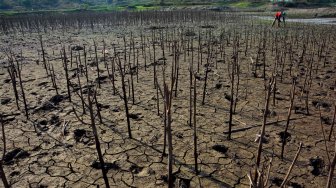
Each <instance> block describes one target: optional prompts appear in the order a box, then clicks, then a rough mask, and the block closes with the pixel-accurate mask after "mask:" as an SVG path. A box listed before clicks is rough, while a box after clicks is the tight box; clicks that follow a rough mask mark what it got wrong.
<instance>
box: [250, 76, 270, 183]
mask: <svg viewBox="0 0 336 188" xmlns="http://www.w3.org/2000/svg"><path fill="white" fill-rule="evenodd" d="M271 79H272V80H270V82H269V84H268V87H267V95H266V101H265V110H264V117H263V125H262V127H261V133H260V139H259V145H258V152H257V159H256V168H255V172H254V181H255V183H257V182H256V181H257V180H258V168H259V165H260V158H261V152H262V144H263V139H264V135H265V128H266V120H267V113H268V107H269V101H270V95H271V90H272V85H273V81H274V78H271Z"/></svg>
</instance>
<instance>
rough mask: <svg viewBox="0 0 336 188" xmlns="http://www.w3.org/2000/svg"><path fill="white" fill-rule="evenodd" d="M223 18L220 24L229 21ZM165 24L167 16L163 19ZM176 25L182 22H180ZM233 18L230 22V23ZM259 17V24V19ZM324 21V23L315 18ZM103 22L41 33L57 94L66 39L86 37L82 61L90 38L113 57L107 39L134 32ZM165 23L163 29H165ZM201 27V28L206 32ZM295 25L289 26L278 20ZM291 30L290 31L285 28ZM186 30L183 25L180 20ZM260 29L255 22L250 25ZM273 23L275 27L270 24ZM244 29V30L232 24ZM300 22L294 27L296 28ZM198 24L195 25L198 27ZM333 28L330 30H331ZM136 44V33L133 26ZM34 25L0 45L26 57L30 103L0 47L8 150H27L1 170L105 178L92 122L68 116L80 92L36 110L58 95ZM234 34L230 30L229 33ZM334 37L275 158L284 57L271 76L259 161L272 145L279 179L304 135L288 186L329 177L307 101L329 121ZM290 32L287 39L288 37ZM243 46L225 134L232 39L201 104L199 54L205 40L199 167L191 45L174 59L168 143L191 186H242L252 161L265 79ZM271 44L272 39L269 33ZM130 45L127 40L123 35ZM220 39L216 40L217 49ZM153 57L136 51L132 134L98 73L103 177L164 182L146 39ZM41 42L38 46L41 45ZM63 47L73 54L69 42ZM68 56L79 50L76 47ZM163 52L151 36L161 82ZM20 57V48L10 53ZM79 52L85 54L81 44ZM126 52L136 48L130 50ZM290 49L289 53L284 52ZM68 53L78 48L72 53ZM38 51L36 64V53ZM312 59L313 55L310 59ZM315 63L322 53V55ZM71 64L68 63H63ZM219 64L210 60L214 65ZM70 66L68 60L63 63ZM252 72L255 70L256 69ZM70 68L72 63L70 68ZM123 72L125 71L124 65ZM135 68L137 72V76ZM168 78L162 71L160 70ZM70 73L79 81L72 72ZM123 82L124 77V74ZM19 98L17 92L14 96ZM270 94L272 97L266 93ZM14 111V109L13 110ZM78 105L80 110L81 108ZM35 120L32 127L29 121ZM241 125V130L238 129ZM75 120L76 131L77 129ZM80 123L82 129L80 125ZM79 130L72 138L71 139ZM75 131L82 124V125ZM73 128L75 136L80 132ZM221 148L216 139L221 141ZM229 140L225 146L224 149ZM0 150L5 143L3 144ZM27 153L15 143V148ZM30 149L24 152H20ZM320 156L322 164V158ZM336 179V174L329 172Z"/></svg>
mask: <svg viewBox="0 0 336 188" xmlns="http://www.w3.org/2000/svg"><path fill="white" fill-rule="evenodd" d="M193 24H194V25H187V26H183V27H185V28H187V27H189V28H190V27H194V28H195V29H196V31H197V30H199V29H198V28H199V27H197V26H198V25H200V24H202V23H197V24H195V23H193ZM209 24H214V25H215V26H216V28H215V29H214V36H215V37H218V35H219V32H220V31H221V29H222V28H223V27H224V26H222V25H219V23H209ZM226 26H227V25H226ZM170 27H172V26H170ZM179 27H182V26H179ZM233 27H234V26H233ZM257 27H258V26H257ZM321 27H322V26H321ZM124 29H125V30H123V29H120V28H102V27H101V30H98V29H97V31H95V32H92V31H91V30H81V31H80V32H77V31H74V30H73V31H67V32H65V33H63V32H62V31H61V30H54V31H53V32H49V33H47V34H43V42H44V47H45V49H46V54H47V59H49V62H50V64H52V65H53V66H54V67H55V72H56V78H57V79H56V82H57V84H58V87H59V91H60V94H61V95H62V96H64V97H66V96H67V93H66V81H65V73H64V70H63V67H62V60H61V59H60V50H61V49H62V47H63V45H65V46H69V45H80V46H83V45H85V46H86V48H87V49H88V54H90V55H88V63H91V62H94V51H93V40H95V41H96V42H97V44H98V52H99V58H100V59H101V58H102V57H103V55H102V53H101V52H102V50H103V43H102V41H103V40H104V41H105V42H106V45H107V46H106V48H107V52H108V54H107V59H108V61H107V62H108V63H109V64H110V66H109V68H110V67H111V57H112V56H113V55H112V54H113V53H112V52H113V48H112V45H115V46H117V50H120V51H122V50H123V38H122V37H121V36H122V34H126V35H127V38H126V39H127V41H129V39H130V38H129V37H130V33H129V32H130V31H133V33H136V31H138V30H139V28H136V27H128V28H124ZM168 30H169V29H168ZM200 30H202V32H203V33H202V37H204V38H205V37H206V35H205V31H206V29H200ZM285 30H287V31H289V32H294V31H293V30H295V28H290V27H289V28H287V29H285ZM291 30H292V31H291ZM184 31H185V30H184ZM253 31H255V33H257V31H258V29H256V30H253ZM271 31H274V30H271ZM169 32H172V30H169ZM239 32H241V33H243V31H239ZM295 32H297V31H295ZM196 33H197V32H196ZM144 34H145V35H146V36H148V37H149V39H150V36H151V30H148V29H144ZM329 34H330V33H329ZM134 36H135V40H136V46H137V47H138V46H139V44H140V42H141V40H140V38H139V36H138V35H136V34H134ZM330 36H331V37H332V38H331V39H335V33H333V34H332V33H331V34H330ZM38 39H39V37H38V34H36V33H32V34H25V35H24V36H23V35H22V34H20V33H9V34H8V35H1V41H2V42H1V48H3V49H6V48H10V49H11V50H12V51H13V52H14V53H15V54H19V53H20V51H21V50H22V53H23V54H22V56H23V57H24V59H23V66H22V77H23V80H24V83H23V85H24V89H25V92H26V97H27V101H28V106H29V113H30V118H29V120H26V118H25V116H24V111H23V104H22V101H20V108H21V110H17V109H16V105H15V98H14V94H13V89H12V86H11V83H10V82H8V79H9V75H8V72H7V70H6V68H5V65H6V64H5V62H7V57H6V55H5V53H1V54H0V55H1V56H0V57H1V61H2V62H1V69H0V80H1V84H0V85H1V87H0V94H1V100H2V101H3V99H6V98H9V99H10V101H9V102H8V103H6V104H3V105H1V111H0V112H1V113H2V114H7V115H9V116H8V117H6V118H5V119H6V120H8V121H5V133H6V140H7V153H8V152H10V151H13V150H14V149H15V148H21V149H23V150H24V151H26V152H28V154H29V155H25V154H23V155H19V156H21V157H17V158H16V159H13V160H11V161H10V162H9V164H5V166H4V167H5V172H6V175H7V178H8V179H9V181H10V182H11V183H12V185H13V187H28V186H32V187H96V185H100V186H103V187H104V182H103V179H102V175H101V170H98V169H95V168H93V167H92V166H91V164H93V163H94V162H95V161H97V154H96V150H95V146H94V140H93V135H92V130H91V128H90V126H89V124H82V123H80V122H79V121H78V120H77V119H76V118H75V116H74V113H73V112H72V108H73V107H74V108H75V109H76V110H77V111H78V112H81V102H80V99H79V97H78V96H77V95H76V94H75V92H72V102H71V103H70V102H68V100H67V99H66V98H64V99H63V100H61V101H60V102H59V104H54V106H53V107H52V108H51V109H47V110H43V109H42V110H37V109H38V108H39V107H41V106H43V105H45V104H46V103H45V102H46V101H49V100H50V99H51V98H52V97H53V96H55V95H56V93H55V90H54V88H53V87H52V84H51V79H50V77H47V76H46V72H45V70H44V68H43V65H42V59H41V55H39V54H41V50H40V45H39V40H38ZM231 39H232V38H231ZM241 41H242V42H241V44H242V45H241V49H242V51H243V50H244V42H243V41H244V40H243V38H241ZM335 41H336V40H329V41H328V43H327V45H328V49H330V54H328V57H327V64H326V65H325V66H323V65H320V67H319V70H318V73H317V74H315V73H314V79H313V83H312V87H311V89H310V99H309V108H310V115H305V114H304V113H303V114H302V113H294V111H293V112H292V117H291V121H290V125H289V133H290V135H291V137H290V140H289V143H288V144H287V146H286V150H285V158H284V160H281V159H280V158H279V155H280V150H281V143H280V137H279V133H280V132H281V131H283V130H284V126H285V120H286V117H287V113H288V107H289V98H290V88H291V78H290V75H289V72H288V67H287V66H288V65H289V61H288V60H287V66H286V69H285V74H284V79H283V81H282V82H280V81H279V79H278V83H277V88H278V89H277V92H276V99H275V105H273V102H271V105H270V111H271V114H270V116H269V117H268V119H267V122H268V123H269V124H268V125H267V126H266V138H265V139H266V142H265V143H264V148H263V156H262V164H263V165H264V166H265V167H266V166H267V164H268V160H269V158H270V157H271V156H272V153H273V152H274V155H275V156H274V159H273V165H272V169H271V175H270V184H271V187H277V186H279V183H281V181H282V179H283V178H284V176H285V174H286V172H287V170H288V168H289V166H290V164H291V162H292V160H293V158H294V156H295V154H296V151H297V149H298V146H299V143H300V142H302V143H303V148H302V151H301V153H300V155H299V158H298V160H297V163H296V165H295V167H294V169H293V171H292V173H291V175H290V178H289V185H292V186H293V187H323V186H325V184H326V181H327V173H328V168H327V163H328V159H327V155H326V151H325V148H324V142H323V137H322V132H321V127H320V121H319V119H320V118H319V111H318V108H316V106H315V105H316V103H314V102H313V101H318V100H321V101H323V102H325V104H326V105H325V106H323V107H322V108H321V111H322V116H323V117H325V118H329V120H328V121H326V122H327V124H330V119H332V115H333V107H332V106H333V101H334V99H335V84H336V83H335V78H336V77H335V68H336V53H335V47H336V46H335V45H336V43H335ZM287 42H290V41H287ZM197 44H198V43H197V38H196V39H195V40H194V46H197ZM253 45H254V46H251V47H249V48H248V53H247V55H246V56H245V55H244V53H243V52H241V53H240V58H239V61H240V65H241V73H240V76H241V78H240V87H239V93H240V95H239V97H238V98H239V101H238V104H237V110H236V111H237V113H236V114H235V115H234V121H233V123H234V126H233V130H238V131H237V132H234V133H233V134H232V140H227V138H226V137H227V134H225V133H224V132H226V131H227V130H228V117H229V107H230V106H229V105H230V102H229V101H228V100H227V99H226V98H225V97H224V96H225V94H230V79H229V73H228V70H227V66H228V63H229V62H231V59H230V57H229V56H230V54H231V53H232V43H230V44H228V45H225V50H226V58H225V60H226V61H225V63H224V62H223V59H221V58H220V55H219V54H217V58H218V60H219V61H218V62H217V63H216V62H215V59H213V61H212V62H211V71H210V73H209V80H208V87H207V93H206V100H205V105H201V98H202V89H203V84H204V81H203V78H204V70H205V68H204V64H205V61H206V54H207V51H206V47H204V49H203V54H204V55H203V65H201V66H200V72H199V75H200V77H201V81H200V80H198V81H197V95H198V102H197V130H198V149H199V150H198V153H199V161H198V163H199V168H200V171H201V173H200V174H199V175H195V172H194V164H193V130H192V128H190V127H189V125H188V120H189V111H188V108H189V72H188V67H189V63H190V62H191V52H189V53H186V54H187V56H186V58H185V60H184V54H183V53H182V54H181V57H180V59H179V62H180V72H179V81H178V90H177V97H174V98H173V107H172V110H173V115H172V116H173V123H172V129H173V146H174V150H173V153H174V156H175V160H174V172H176V176H177V178H178V179H179V181H181V179H187V180H190V181H191V184H190V186H191V187H248V186H249V180H248V178H247V174H248V173H249V172H250V171H251V172H253V170H254V164H255V160H256V153H257V147H258V143H256V142H255V138H256V134H258V132H259V130H260V125H261V124H262V117H263V113H262V111H263V109H264V105H265V100H264V98H265V91H264V79H263V78H261V77H258V78H255V77H253V76H252V74H251V66H252V65H251V57H252V59H253V60H254V61H256V51H257V48H256V46H257V45H258V42H257V41H255V42H254V43H253ZM269 45H271V41H269ZM128 47H129V45H128ZM217 48H219V47H218V45H215V49H217ZM150 50H151V58H152V59H151V60H149V58H150V55H149V49H148V47H147V61H148V62H147V66H148V67H147V70H145V67H144V57H143V55H142V53H141V52H139V76H138V77H139V80H138V81H136V79H135V80H134V89H135V104H132V100H131V99H130V100H129V106H130V113H132V114H137V116H135V117H134V119H131V128H132V131H133V132H132V133H133V137H134V139H128V136H127V125H126V118H125V113H124V104H123V101H122V99H121V98H120V97H119V95H112V85H111V82H110V80H109V79H108V78H106V79H105V80H103V83H102V86H101V88H100V89H98V102H99V103H101V104H102V105H103V106H105V108H103V109H102V111H101V113H102V117H103V122H102V123H98V122H99V121H98V119H97V124H98V125H97V126H98V130H99V131H98V134H99V138H100V141H101V147H102V150H103V154H104V159H105V162H107V163H109V164H110V166H109V167H110V169H109V172H108V177H109V181H110V184H111V185H112V187H131V186H132V187H166V186H167V184H166V183H165V182H164V180H163V179H164V178H163V176H166V175H167V157H164V159H163V161H161V153H162V149H163V119H162V117H160V116H158V115H157V112H156V100H157V97H156V90H155V89H154V87H153V66H152V65H150V63H151V62H153V49H152V46H151V49H150ZM196 50H197V49H195V54H194V62H195V64H194V69H195V70H196V64H197V63H196V62H197V57H198V56H197V55H198V54H197V53H196ZM38 51H39V54H38ZM292 53H294V57H295V58H296V59H299V54H300V53H301V46H299V47H298V48H297V49H296V50H295V51H294V50H293V51H292ZM67 56H68V58H69V57H70V54H69V49H67ZM73 56H74V57H75V56H78V53H77V52H74V54H73ZM161 57H162V53H161V48H160V47H159V45H157V46H156V61H158V62H159V64H160V65H158V70H159V72H158V76H159V83H162V71H161V67H163V65H162V64H163V62H162V60H161V61H159V60H158V59H159V58H161ZM17 58H18V59H20V58H21V57H20V56H17ZM81 58H82V59H81V61H82V62H83V61H84V60H83V54H82V51H81ZM130 58H131V62H133V56H132V55H131V56H130ZM166 58H167V75H169V70H170V67H171V64H172V61H173V53H172V51H171V50H169V47H168V46H166ZM266 58H267V61H266V63H267V67H266V68H267V72H268V73H269V74H270V73H271V71H272V69H273V66H274V63H275V60H274V58H275V57H274V54H273V55H272V52H271V47H270V46H268V47H267V51H266ZM287 58H288V57H287ZM73 59H74V60H73V61H75V58H73ZM36 61H39V64H37V63H36ZM316 61H317V60H316ZM320 63H321V62H320ZM69 64H70V63H69ZM216 64H217V67H216ZM99 66H100V69H101V76H107V71H106V68H105V66H104V62H102V61H100V62H99ZM75 67H76V65H75V63H74V64H73V67H72V68H70V69H74V68H75ZM258 72H259V76H260V75H261V74H262V71H261V70H260V71H258ZM293 72H294V74H297V75H298V76H299V80H298V87H297V91H296V97H295V102H294V103H295V106H297V107H304V100H301V99H300V95H301V91H300V90H299V86H302V83H303V79H304V75H300V74H299V73H300V69H294V71H293ZM75 73H76V71H70V76H72V75H74V74H75ZM89 74H90V78H91V80H94V79H95V78H96V74H97V71H96V68H95V67H90V68H89ZM127 78H128V79H130V76H129V74H128V75H127ZM134 78H136V76H134ZM167 79H168V77H167ZM81 81H82V84H83V85H86V81H85V77H84V76H83V77H81ZM71 82H73V83H77V79H76V77H75V76H74V77H73V78H72V79H71ZM120 82H121V81H120V76H119V74H117V75H116V83H117V86H116V88H117V90H118V91H119V92H120V93H121V92H122V91H121V83H120ZM127 85H128V84H127ZM20 100H22V97H21V96H20ZM271 101H273V99H271ZM162 111H163V100H162V99H161V97H160V113H161V116H162ZM15 113H19V114H20V115H10V114H15ZM80 114H81V113H80ZM83 118H84V121H85V122H88V123H89V117H88V115H83ZM64 122H68V126H67V127H66V130H67V134H65V135H63V132H64V130H63V127H62V126H63V124H64ZM327 124H326V123H324V124H323V127H324V130H325V131H326V134H327V135H328V133H329V130H330V127H331V126H330V125H327ZM34 125H35V126H36V129H37V131H34ZM243 128H246V130H243V131H242V130H240V129H243ZM78 130H82V131H78ZM83 130H85V131H83ZM75 133H76V135H77V137H76V138H77V139H78V140H77V141H76V139H75ZM80 133H82V134H80ZM78 135H80V136H79V138H78ZM334 140H335V137H332V141H327V145H328V146H329V150H330V154H329V155H330V157H332V156H333V155H334V151H333V148H334ZM215 145H221V146H224V151H223V152H218V151H216V150H215V149H216V148H219V147H214V146H215ZM222 149H223V148H222ZM225 150H226V151H225ZM1 151H3V147H2V146H1ZM22 153H24V152H22V151H21V154H22ZM26 154H27V153H26ZM313 159H315V160H314V162H316V164H315V163H314V164H315V168H314V167H313V166H312V162H311V161H312V160H313ZM320 161H322V162H321V164H320V163H319V162H320ZM333 181H334V185H335V184H336V181H335V179H334V180H333Z"/></svg>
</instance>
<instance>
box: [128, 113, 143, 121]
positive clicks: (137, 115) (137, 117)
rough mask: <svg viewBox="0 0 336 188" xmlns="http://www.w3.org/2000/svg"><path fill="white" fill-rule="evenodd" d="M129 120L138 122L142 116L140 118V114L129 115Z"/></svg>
mask: <svg viewBox="0 0 336 188" xmlns="http://www.w3.org/2000/svg"><path fill="white" fill-rule="evenodd" d="M128 117H129V118H131V119H133V120H136V121H139V120H141V119H142V116H141V113H137V114H132V113H131V114H129V115H128Z"/></svg>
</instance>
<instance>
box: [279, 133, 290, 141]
mask: <svg viewBox="0 0 336 188" xmlns="http://www.w3.org/2000/svg"><path fill="white" fill-rule="evenodd" d="M278 136H279V137H278V140H279V142H280V143H283V142H284V140H286V143H288V142H289V141H291V137H292V135H291V134H290V133H289V132H286V133H285V132H284V131H281V132H280V133H278Z"/></svg>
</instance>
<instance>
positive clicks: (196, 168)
mask: <svg viewBox="0 0 336 188" xmlns="http://www.w3.org/2000/svg"><path fill="white" fill-rule="evenodd" d="M196 99H197V92H196V75H194V122H193V124H194V158H195V172H196V174H198V165H197V158H198V154H197V127H196Z"/></svg>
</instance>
